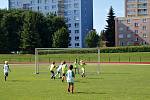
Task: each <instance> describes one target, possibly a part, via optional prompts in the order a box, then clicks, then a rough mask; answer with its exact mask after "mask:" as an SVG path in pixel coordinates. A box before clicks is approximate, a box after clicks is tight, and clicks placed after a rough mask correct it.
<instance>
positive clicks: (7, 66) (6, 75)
mask: <svg viewBox="0 0 150 100" xmlns="http://www.w3.org/2000/svg"><path fill="white" fill-rule="evenodd" d="M3 69H4V76H5V81H6V80H7V77H8V71H10V72H11V70H10V68H9V65H8V61H5V64H4V67H3Z"/></svg>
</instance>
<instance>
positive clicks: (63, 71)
mask: <svg viewBox="0 0 150 100" xmlns="http://www.w3.org/2000/svg"><path fill="white" fill-rule="evenodd" d="M67 70H68V67H67V64H66V62H65V61H64V62H63V65H62V82H64V80H65V78H66V72H67Z"/></svg>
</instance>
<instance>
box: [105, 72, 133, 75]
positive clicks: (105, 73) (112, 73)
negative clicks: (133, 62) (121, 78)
mask: <svg viewBox="0 0 150 100" xmlns="http://www.w3.org/2000/svg"><path fill="white" fill-rule="evenodd" d="M102 74H108V75H128V74H131V73H115V72H114V73H102Z"/></svg>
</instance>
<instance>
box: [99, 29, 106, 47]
mask: <svg viewBox="0 0 150 100" xmlns="http://www.w3.org/2000/svg"><path fill="white" fill-rule="evenodd" d="M105 43H106V39H105V30H102V31H101V33H100V37H99V46H100V47H104V46H106V44H105Z"/></svg>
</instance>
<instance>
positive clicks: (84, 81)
mask: <svg viewBox="0 0 150 100" xmlns="http://www.w3.org/2000/svg"><path fill="white" fill-rule="evenodd" d="M75 82H77V83H88V82H85V81H75Z"/></svg>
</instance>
